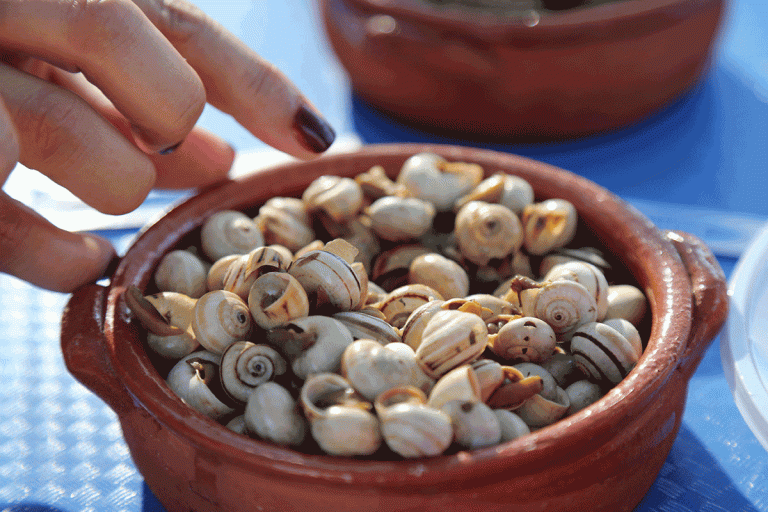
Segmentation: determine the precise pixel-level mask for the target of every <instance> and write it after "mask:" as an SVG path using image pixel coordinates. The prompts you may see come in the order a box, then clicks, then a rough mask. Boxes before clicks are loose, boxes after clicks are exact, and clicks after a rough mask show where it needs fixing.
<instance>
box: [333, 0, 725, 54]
mask: <svg viewBox="0 0 768 512" xmlns="http://www.w3.org/2000/svg"><path fill="white" fill-rule="evenodd" d="M324 1H325V2H346V3H348V4H350V5H355V6H357V7H358V8H360V9H363V10H364V11H366V12H374V13H377V14H385V15H390V16H392V17H393V18H395V19H396V20H398V21H402V20H404V21H409V22H411V23H412V24H413V25H415V26H419V27H432V28H439V29H444V30H448V29H451V30H454V31H456V32H457V33H458V34H463V35H471V36H474V37H476V38H477V39H479V40H481V41H502V42H503V41H517V42H518V43H520V44H522V43H523V42H527V43H528V44H534V43H540V44H543V45H547V46H565V45H571V44H578V43H582V42H585V41H609V40H613V39H623V38H629V37H634V36H636V35H638V34H643V33H648V32H654V31H657V30H660V29H662V28H664V27H667V26H670V25H673V24H675V23H679V22H680V21H681V20H685V19H687V18H690V17H693V16H694V15H696V14H697V13H698V12H701V11H704V10H706V9H709V8H712V7H713V6H721V5H723V4H724V3H725V1H726V0H617V1H616V2H611V3H607V4H601V5H595V6H588V7H582V8H575V9H566V10H563V11H558V12H552V13H546V14H544V15H542V16H540V17H539V18H538V19H537V20H536V22H535V23H530V22H529V21H526V19H524V18H522V17H504V16H500V15H497V14H493V13H489V12H484V11H483V10H482V9H470V8H456V7H452V6H447V7H437V6H430V5H429V4H428V3H427V2H428V0H324Z"/></svg>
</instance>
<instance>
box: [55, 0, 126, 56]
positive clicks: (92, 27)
mask: <svg viewBox="0 0 768 512" xmlns="http://www.w3.org/2000/svg"><path fill="white" fill-rule="evenodd" d="M139 14H140V13H139ZM65 21H66V23H67V26H68V34H69V43H70V45H71V46H72V47H73V49H74V51H76V52H79V53H80V54H83V55H94V56H97V57H103V56H105V55H109V54H113V53H115V52H116V51H119V50H120V48H122V47H124V46H126V45H127V44H128V43H130V42H132V41H134V37H135V36H134V34H135V33H136V30H134V29H135V27H136V25H137V23H138V17H137V16H136V12H135V9H133V6H132V4H131V3H130V2H127V1H126V0H73V1H72V3H71V4H70V9H69V12H68V16H67V19H66V20H65Z"/></svg>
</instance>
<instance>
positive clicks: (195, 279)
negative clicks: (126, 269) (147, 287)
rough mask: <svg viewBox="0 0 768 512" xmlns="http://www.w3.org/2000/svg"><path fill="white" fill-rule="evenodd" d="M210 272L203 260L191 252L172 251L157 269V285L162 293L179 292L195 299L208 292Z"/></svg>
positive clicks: (155, 276) (164, 257) (155, 275)
mask: <svg viewBox="0 0 768 512" xmlns="http://www.w3.org/2000/svg"><path fill="white" fill-rule="evenodd" d="M207 274H208V271H207V269H206V267H205V265H204V264H203V262H202V260H200V258H198V257H197V256H195V255H194V254H192V253H191V252H189V251H182V250H176V251H171V252H169V253H168V254H166V255H165V256H163V259H161V260H160V263H159V264H158V265H157V269H155V274H154V278H155V284H157V288H158V289H159V290H161V291H170V292H178V293H182V294H184V295H187V296H188V297H192V298H194V299H196V298H198V297H201V296H202V295H203V294H204V293H205V292H206V291H207V286H206V278H207Z"/></svg>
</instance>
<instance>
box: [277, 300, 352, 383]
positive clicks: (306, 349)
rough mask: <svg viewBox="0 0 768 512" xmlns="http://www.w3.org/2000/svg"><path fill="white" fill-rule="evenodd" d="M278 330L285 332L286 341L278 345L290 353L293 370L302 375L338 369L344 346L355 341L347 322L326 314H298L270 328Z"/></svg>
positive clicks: (302, 376) (301, 376)
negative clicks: (296, 316) (274, 327)
mask: <svg viewBox="0 0 768 512" xmlns="http://www.w3.org/2000/svg"><path fill="white" fill-rule="evenodd" d="M275 331H278V332H280V333H282V334H283V335H285V338H284V339H283V340H282V342H283V345H282V346H278V347H276V349H277V350H278V351H280V352H281V353H282V354H283V355H287V357H288V359H289V360H290V361H291V363H290V364H291V369H292V370H293V373H294V374H295V375H296V376H297V377H298V378H300V379H306V378H307V376H309V375H311V374H314V373H322V372H335V371H337V370H338V369H339V367H340V365H341V356H342V354H343V353H344V350H345V349H346V348H347V347H348V346H349V345H350V344H351V343H352V342H353V341H354V340H353V339H352V334H351V333H350V332H349V329H347V328H346V327H344V324H342V323H341V322H339V321H338V320H335V319H333V318H331V317H327V316H319V315H311V316H307V317H304V318H297V319H296V320H293V321H292V322H290V323H288V324H285V325H283V326H282V327H280V328H278V329H274V330H273V331H271V332H273V333H274V332H275ZM286 345H288V346H286ZM294 345H295V346H294Z"/></svg>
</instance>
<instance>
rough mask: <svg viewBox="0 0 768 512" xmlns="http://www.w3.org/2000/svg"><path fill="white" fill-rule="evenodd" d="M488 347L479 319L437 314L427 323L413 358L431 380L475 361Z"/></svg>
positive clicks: (449, 312)
mask: <svg viewBox="0 0 768 512" xmlns="http://www.w3.org/2000/svg"><path fill="white" fill-rule="evenodd" d="M487 344H488V328H487V327H486V326H485V322H483V319H482V318H480V317H479V316H477V315H475V314H472V313H465V312H463V311H458V310H446V311H439V312H438V313H436V314H435V316H433V317H432V319H431V320H430V321H429V323H427V326H426V327H425V328H424V332H423V333H422V342H421V344H420V345H419V347H418V348H417V349H416V358H417V360H418V362H419V365H420V366H421V368H422V369H423V370H424V373H426V374H427V375H429V376H430V377H432V378H433V379H436V378H439V377H440V376H441V375H444V374H445V373H447V372H448V371H450V370H451V369H453V368H456V367H458V366H461V365H463V364H467V363H471V362H473V361H474V360H475V359H478V358H479V357H480V355H481V354H482V353H483V351H484V350H485V346H486V345H487Z"/></svg>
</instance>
